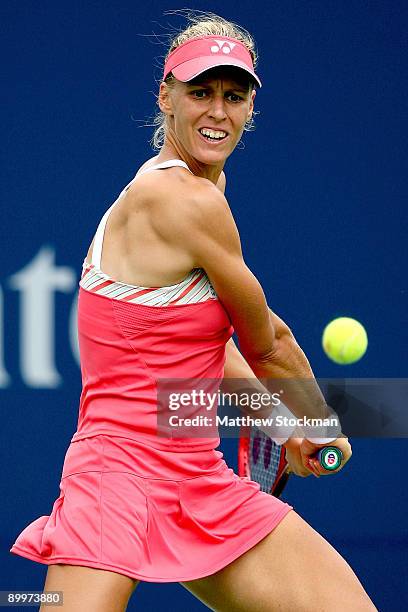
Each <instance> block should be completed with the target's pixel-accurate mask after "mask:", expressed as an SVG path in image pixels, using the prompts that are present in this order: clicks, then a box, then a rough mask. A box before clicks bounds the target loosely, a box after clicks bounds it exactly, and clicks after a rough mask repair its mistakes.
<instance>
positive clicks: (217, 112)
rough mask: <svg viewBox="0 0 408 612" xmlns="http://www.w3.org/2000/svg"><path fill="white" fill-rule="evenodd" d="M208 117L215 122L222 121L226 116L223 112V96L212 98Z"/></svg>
mask: <svg viewBox="0 0 408 612" xmlns="http://www.w3.org/2000/svg"><path fill="white" fill-rule="evenodd" d="M208 116H209V117H211V118H212V119H215V120H216V121H222V120H223V119H225V117H226V116H227V114H226V111H225V100H224V96H223V95H221V96H213V97H212V100H211V104H210V107H209V109H208Z"/></svg>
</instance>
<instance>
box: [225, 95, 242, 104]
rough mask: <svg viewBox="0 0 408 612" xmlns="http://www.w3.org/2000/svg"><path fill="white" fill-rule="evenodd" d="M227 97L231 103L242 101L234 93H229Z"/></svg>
mask: <svg viewBox="0 0 408 612" xmlns="http://www.w3.org/2000/svg"><path fill="white" fill-rule="evenodd" d="M227 97H228V98H232V100H231V102H240V101H241V100H243V98H242V97H241V96H239V95H238V94H235V93H229V94H227Z"/></svg>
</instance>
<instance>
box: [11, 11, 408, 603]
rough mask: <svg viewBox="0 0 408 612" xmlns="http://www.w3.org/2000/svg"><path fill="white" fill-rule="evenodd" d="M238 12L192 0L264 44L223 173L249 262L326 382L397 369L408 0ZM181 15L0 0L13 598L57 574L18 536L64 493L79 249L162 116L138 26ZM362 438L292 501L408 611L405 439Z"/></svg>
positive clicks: (402, 288)
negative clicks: (340, 351) (335, 358)
mask: <svg viewBox="0 0 408 612" xmlns="http://www.w3.org/2000/svg"><path fill="white" fill-rule="evenodd" d="M84 4H85V6H84ZM236 7H237V4H236V3H233V2H229V1H228V0H226V1H225V2H223V3H222V4H221V5H219V4H216V3H213V2H209V3H202V2H196V3H195V4H194V5H193V6H192V8H196V9H201V10H213V11H215V12H218V13H220V14H222V15H223V16H224V17H226V18H229V19H232V20H236V21H237V22H238V23H240V24H242V25H244V26H245V27H247V28H248V29H249V30H250V31H251V32H253V34H254V35H255V37H256V40H257V43H258V49H259V53H260V64H259V74H260V76H261V78H262V79H263V83H264V87H263V89H262V90H261V91H259V93H258V96H257V98H256V105H257V110H258V111H260V114H259V115H258V116H257V118H256V123H257V126H258V127H257V130H256V131H255V132H254V133H249V134H245V135H244V138H243V140H244V143H245V148H244V149H239V150H236V151H235V152H234V154H233V155H232V157H231V158H230V159H229V160H228V161H227V164H226V167H225V170H226V174H227V192H226V195H227V197H228V199H229V201H230V205H231V208H232V210H233V214H234V216H235V218H236V221H237V224H238V226H239V229H240V233H241V238H242V243H243V248H244V253H245V256H246V260H247V262H248V264H249V266H250V267H251V268H252V270H253V271H254V272H255V274H256V275H257V276H258V278H259V279H260V281H261V282H262V284H263V287H264V289H265V292H266V295H267V298H268V301H269V304H270V306H271V307H272V308H273V309H274V310H275V311H276V312H277V313H278V314H279V315H280V316H281V317H282V318H283V319H284V320H286V321H287V322H288V324H289V325H290V326H291V328H292V329H293V331H294V333H295V336H296V337H297V339H298V342H299V343H300V345H301V346H302V347H303V349H304V350H305V352H306V354H307V356H308V358H309V360H310V362H311V364H312V367H313V369H314V372H315V374H316V375H317V376H321V377H343V376H347V377H350V378H354V377H355V378H357V377H406V375H407V341H408V331H407V329H408V326H407V296H408V293H407V290H408V289H407V276H406V270H407V247H406V233H407V207H406V202H407V179H406V177H407V130H406V128H407V110H406V99H407V98H406V96H407V74H408V73H407V52H406V29H407V13H408V10H407V4H406V3H404V2H398V1H394V2H389V1H388V0H386V1H375V0H372V1H366V0H364V1H363V0H348V1H347V2H343V1H340V0H337V1H330V2H327V1H323V0H314V1H283V0H277V1H274V2H267V1H266V0H262V1H261V2H257V3H253V2H246V1H243V2H240V3H239V10H237V9H236ZM173 8H177V6H175V5H174V4H173V3H168V2H164V1H158V2H156V3H155V4H154V6H153V5H152V4H151V3H143V5H142V6H140V5H138V4H137V3H134V2H128V1H122V2H114V1H102V2H101V1H99V2H95V1H93V2H91V1H88V2H85V3H80V2H78V1H75V0H74V1H71V2H66V1H65V0H59V1H58V2H50V1H49V0H44V1H43V2H41V3H37V2H27V1H22V2H19V3H15V2H10V1H7V0H4V1H3V2H2V4H1V9H0V24H1V25H0V27H1V30H2V37H1V38H2V44H3V45H4V49H3V50H2V59H3V68H2V71H3V77H5V79H4V80H5V87H4V90H3V92H2V102H3V104H2V116H1V119H2V145H3V147H2V151H3V152H2V159H1V170H2V172H3V179H2V181H1V183H0V188H1V202H2V207H1V215H2V217H1V244H2V248H1V252H0V253H1V258H2V262H1V263H2V266H1V282H0V402H1V414H2V441H1V450H0V452H1V461H2V472H1V480H2V483H1V484H2V489H1V490H2V491H3V495H2V502H3V503H2V508H1V522H0V541H1V558H0V566H1V568H2V575H1V583H0V589H3V590H4V589H37V590H40V589H42V587H43V584H44V577H45V573H46V566H44V565H39V564H36V563H33V562H32V561H28V560H25V559H23V558H21V557H16V556H13V555H11V554H10V553H8V549H9V548H10V546H11V544H12V542H13V541H14V539H15V537H16V536H17V535H18V533H19V532H20V531H21V530H22V529H23V527H25V525H27V524H28V523H29V522H31V521H32V520H34V519H35V518H37V517H38V516H40V515H42V514H49V512H50V511H51V508H52V504H53V501H54V499H56V497H57V496H58V494H59V491H58V483H59V479H60V474H61V468H62V463H63V458H64V454H65V450H66V447H67V445H68V443H69V440H70V438H71V436H72V434H73V432H74V431H75V429H76V422H77V410H78V400H79V394H80V389H81V387H80V371H79V367H78V355H77V349H76V336H75V308H76V295H77V283H78V280H79V275H80V268H81V263H82V260H83V258H84V256H85V254H86V251H87V248H88V245H89V243H90V241H91V239H92V235H93V233H94V231H95V229H96V225H97V222H98V221H99V219H100V217H101V216H102V214H103V212H104V211H105V210H106V209H107V208H108V206H109V205H110V204H111V202H112V201H113V200H114V199H115V197H116V196H117V194H118V193H119V192H120V191H121V189H122V188H123V186H124V185H125V184H127V182H128V181H129V180H130V179H131V178H132V177H133V175H134V174H135V172H136V170H137V168H138V167H139V166H140V165H141V163H142V162H143V161H144V160H145V159H147V158H148V157H150V156H151V155H152V154H153V153H152V151H151V150H150V148H149V144H148V139H149V137H150V133H151V132H150V128H146V127H142V128H140V126H141V124H142V123H143V122H144V121H146V120H147V119H148V117H149V116H150V115H151V114H152V113H153V112H154V110H155V97H154V93H155V92H156V91H157V85H156V83H155V78H156V79H158V78H159V77H160V72H161V71H160V66H161V58H162V56H163V55H164V54H165V52H166V48H165V47H164V46H161V45H160V44H158V40H157V39H156V38H155V37H151V38H150V37H146V36H145V35H149V34H152V32H156V33H157V34H162V33H163V32H165V30H163V26H166V24H171V25H172V26H176V27H178V26H179V24H181V23H183V22H182V21H181V20H180V19H179V18H177V17H174V16H173V17H172V16H163V11H164V10H168V9H173ZM154 22H156V23H154ZM157 22H158V23H157ZM159 24H161V25H159ZM153 43H154V44H153ZM139 128H140V129H139ZM340 315H345V316H352V317H355V318H357V319H359V320H360V321H361V322H362V323H363V324H364V325H365V327H366V329H367V332H368V336H369V348H368V351H367V354H366V356H365V357H364V358H363V360H362V361H360V362H359V363H357V364H355V365H351V366H347V367H344V366H343V367H341V366H337V365H335V364H333V363H331V362H330V361H329V360H328V359H327V358H326V357H325V356H324V354H323V352H322V349H321V346H320V338H321V333H322V330H323V327H324V326H325V324H326V323H327V322H328V321H330V320H331V319H333V318H334V317H336V316H340ZM353 448H354V455H353V460H352V462H350V464H349V465H348V466H347V469H345V470H344V471H343V472H342V473H341V474H338V475H336V476H335V477H332V478H325V479H320V480H315V479H311V478H308V479H305V480H301V479H295V478H293V480H292V481H291V482H290V484H289V485H288V488H287V490H286V492H285V497H286V499H287V500H288V501H290V502H291V503H292V504H294V505H295V507H296V509H297V510H298V512H299V513H300V514H302V515H303V516H304V517H305V518H306V519H307V520H308V521H310V523H311V524H312V525H313V526H314V527H315V528H316V529H317V530H318V531H320V532H321V533H322V534H323V535H324V536H325V537H327V538H328V539H329V541H330V542H331V543H333V544H334V545H335V546H336V547H337V548H338V549H339V550H340V552H341V553H342V554H343V555H344V556H345V557H346V559H347V560H348V561H349V562H350V563H351V565H352V566H353V568H354V569H355V570H356V572H357V573H358V575H359V576H360V578H361V580H362V582H363V583H364V585H365V587H366V589H367V590H368V592H369V593H370V595H371V596H372V597H373V598H374V600H375V602H376V604H377V606H378V608H379V609H381V610H395V609H401V608H404V607H407V605H408V595H407V590H406V584H407V582H406V581H407V578H408V575H407V543H408V532H407V522H406V516H407V506H408V504H407V501H408V500H407V493H406V486H405V482H406V477H405V464H406V451H407V443H406V441H405V440H387V441H380V440H354V441H353ZM221 450H223V451H224V452H225V457H226V459H227V461H228V462H229V463H230V465H231V466H232V467H235V466H236V460H235V454H236V442H235V441H234V440H224V441H223V443H222V448H221ZM404 481H405V482H404ZM323 579H324V577H323ZM404 604H405V605H404ZM138 607H139V609H140V608H142V609H143V610H146V611H148V610H149V611H150V610H151V611H158V610H166V611H173V610H174V611H176V610H177V611H178V610H184V609H185V610H187V609H189V610H200V609H201V610H203V609H204V606H203V605H202V604H201V603H200V602H198V601H196V600H194V598H193V596H192V595H190V594H189V593H187V592H186V591H184V589H183V588H182V587H181V586H179V585H178V584H164V585H163V584H161V585H156V584H148V583H142V584H140V586H139V587H138V589H137V590H136V592H135V596H134V600H133V601H132V602H131V604H130V605H129V610H133V609H137V608H138Z"/></svg>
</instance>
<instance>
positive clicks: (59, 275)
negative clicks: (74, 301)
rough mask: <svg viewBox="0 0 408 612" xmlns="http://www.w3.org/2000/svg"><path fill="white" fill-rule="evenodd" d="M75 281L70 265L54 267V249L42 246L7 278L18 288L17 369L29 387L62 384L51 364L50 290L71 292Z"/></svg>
mask: <svg viewBox="0 0 408 612" xmlns="http://www.w3.org/2000/svg"><path fill="white" fill-rule="evenodd" d="M75 284H76V276H75V273H74V271H73V270H72V269H71V268H68V267H65V266H59V267H56V266H55V251H54V249H52V248H50V247H42V248H41V250H40V251H39V253H38V255H37V256H36V257H35V258H34V259H33V260H32V261H31V262H30V263H29V264H28V265H27V266H25V267H24V268H23V269H22V270H20V271H19V272H17V273H16V274H14V275H13V276H11V277H10V280H9V285H10V287H11V288H12V289H15V290H16V291H20V326H19V327H20V368H21V376H22V378H23V380H24V382H25V383H26V384H27V385H28V386H30V387H34V388H38V387H41V388H48V389H53V388H55V387H58V386H59V385H60V384H61V383H62V377H61V376H60V374H59V373H58V372H57V369H56V366H55V338H54V332H55V320H54V319H55V296H54V293H55V292H56V291H62V292H64V293H71V292H72V291H73V289H75ZM0 382H1V380H0Z"/></svg>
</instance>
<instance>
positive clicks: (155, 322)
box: [11, 15, 375, 612]
mask: <svg viewBox="0 0 408 612" xmlns="http://www.w3.org/2000/svg"><path fill="white" fill-rule="evenodd" d="M190 19H191V21H192V23H191V24H190V26H189V27H187V28H186V29H185V30H184V31H183V32H181V33H180V35H179V36H177V37H176V38H175V39H174V41H173V44H172V46H171V49H170V52H169V54H168V55H167V58H166V62H165V67H164V74H163V80H162V83H161V85H160V93H159V99H158V104H159V107H160V111H161V114H160V115H159V120H158V127H157V130H156V132H155V144H156V145H157V146H159V147H160V152H159V154H158V156H157V157H155V158H153V159H151V160H148V161H147V162H146V163H145V164H144V165H143V166H142V168H141V169H140V170H139V171H138V173H137V174H136V176H135V177H134V179H133V180H132V181H131V182H130V183H129V185H128V186H127V187H126V188H125V189H123V191H122V192H121V193H120V195H119V197H118V198H117V200H116V201H115V202H114V203H113V204H112V206H111V207H110V208H109V209H108V210H107V211H106V213H105V214H104V216H103V217H102V219H101V222H100V223H99V226H98V228H97V231H96V234H95V236H94V239H93V241H92V243H91V246H90V248H89V251H88V254H87V257H86V259H85V261H84V266H83V273H82V277H81V280H80V289H79V300H78V335H79V344H80V354H81V373H82V382H83V389H82V393H81V398H80V407H79V417H78V427H77V430H76V432H75V433H74V435H73V437H72V440H71V443H70V445H69V447H68V450H67V453H66V456H65V461H64V466H63V470H62V477H61V482H60V496H59V497H58V499H57V500H56V501H55V503H54V506H53V508H52V511H51V513H50V515H47V516H41V517H39V518H38V519H36V520H35V521H33V522H32V523H30V524H29V525H28V526H27V527H26V528H25V529H24V530H23V531H22V533H21V534H20V535H19V536H18V538H17V539H16V541H15V543H14V545H13V547H12V548H11V552H13V553H15V554H18V555H21V556H23V557H26V558H28V559H32V560H34V561H37V562H40V563H45V564H47V565H48V566H49V568H48V572H47V578H46V582H45V587H44V590H46V591H54V590H58V591H63V596H64V605H63V607H62V609H64V610H68V611H72V612H74V611H75V612H82V611H84V612H85V611H86V612H93V611H95V612H96V611H97V612H105V611H106V612H108V611H109V612H113V611H122V610H124V609H126V606H127V603H128V600H129V598H130V596H131V594H132V593H133V591H134V589H135V587H136V586H137V584H138V582H139V581H140V580H142V581H149V582H174V581H177V582H180V583H182V584H183V586H184V587H185V588H187V589H188V590H189V591H191V592H192V593H193V594H194V595H195V596H196V597H197V598H199V599H200V600H201V601H203V602H204V603H205V604H206V605H207V606H208V607H209V608H210V609H213V610H219V611H228V612H230V611H236V612H238V611H245V612H249V611H254V612H255V611H259V610H265V611H266V610H278V609H279V610H291V611H292V610H316V609H319V610H324V611H326V610H327V611H328V610H330V612H335V611H337V610H353V612H356V611H360V610H361V611H362V610H373V609H375V608H374V607H373V605H372V603H371V602H370V600H369V598H368V596H367V595H366V593H365V592H364V590H363V588H362V586H361V584H360V583H359V581H358V579H357V578H356V576H355V575H354V573H353V572H352V570H351V569H350V567H349V566H348V565H347V563H346V562H345V561H344V560H343V559H342V558H341V556H340V555H339V554H338V553H337V552H336V551H335V550H334V549H333V548H332V547H331V546H330V545H329V544H328V543H327V542H326V541H325V540H324V539H323V538H322V537H321V536H320V535H319V534H318V533H317V532H316V531H314V530H313V529H312V528H311V527H310V526H309V525H308V524H307V523H306V522H305V521H303V520H302V519H301V518H300V516H299V515H298V514H297V513H296V512H295V511H294V510H293V509H292V508H291V506H289V505H288V504H286V503H284V502H282V501H280V500H278V499H276V498H274V497H272V496H270V495H267V494H265V493H263V492H262V491H260V489H259V485H257V484H256V483H254V482H252V481H250V480H248V479H242V478H239V477H238V476H237V475H236V474H234V472H233V471H232V470H231V469H230V468H228V466H227V465H226V463H225V461H224V460H223V458H222V457H223V455H222V453H221V452H220V451H217V450H216V447H217V446H218V444H219V437H218V432H214V431H210V432H209V433H208V435H201V434H198V433H197V435H191V436H177V433H174V432H173V434H171V435H168V436H161V435H159V429H160V428H159V426H158V389H159V385H160V381H161V380H164V379H175V378H183V379H188V380H193V379H198V380H207V379H211V380H213V381H214V380H215V381H221V379H222V378H223V376H225V377H230V378H231V377H236V378H244V377H246V378H251V377H270V378H272V377H275V378H279V377H281V378H309V379H310V380H311V386H310V387H308V391H307V393H306V392H305V391H299V390H298V391H297V392H296V393H293V397H288V398H287V400H288V406H289V407H290V408H291V409H292V411H293V412H295V414H296V413H297V414H299V415H300V413H301V412H304V413H305V414H306V415H313V414H314V410H315V408H316V406H318V405H320V404H321V403H322V401H323V402H324V399H323V398H322V395H321V393H320V390H319V388H318V386H317V384H316V383H315V381H314V377H313V373H312V371H311V369H310V365H309V363H308V361H307V359H306V357H305V356H304V354H303V352H302V350H301V349H300V347H299V346H298V345H297V343H296V341H295V338H294V337H293V334H292V333H291V330H290V329H289V328H288V326H287V325H286V324H285V323H284V322H283V321H282V320H281V319H280V318H279V317H278V316H277V315H275V314H274V313H273V312H272V311H271V310H270V309H269V308H268V305H267V303H266V301H265V295H264V293H263V290H262V288H261V286H260V284H259V282H258V281H257V279H256V278H255V276H254V275H253V274H252V272H251V271H250V270H249V269H248V267H247V266H246V264H245V262H244V259H243V257H242V253H241V247H240V241H239V235H238V231H237V228H236V226H235V223H234V219H233V217H232V214H231V211H230V209H229V206H228V202H227V200H226V198H225V196H224V188H225V175H224V172H223V167H224V164H225V162H226V159H227V158H228V156H229V155H230V154H231V153H232V152H233V150H234V149H235V147H236V145H237V143H238V142H239V140H240V137H241V135H242V132H243V130H244V129H245V128H246V127H247V126H248V125H249V124H250V122H251V118H252V114H253V109H254V99H255V95H256V91H257V89H258V88H259V87H260V86H261V82H260V79H259V77H258V75H257V74H256V73H255V64H256V61H255V60H256V55H255V50H254V43H253V40H252V38H251V36H250V35H249V33H248V32H246V30H244V29H243V28H240V27H238V26H236V25H235V24H232V23H230V22H227V21H225V20H224V19H222V18H220V17H218V16H215V15H208V16H205V15H200V16H199V17H195V16H194V15H193V16H192V17H190ZM160 139H162V140H160ZM251 180H252V179H251ZM255 193H256V190H255V189H254V194H255ZM251 205H254V203H253V202H251ZM105 230H106V231H105ZM234 330H235V332H236V333H237V336H238V338H239V344H240V351H239V350H238V349H237V347H236V346H235V344H234V342H233V340H232V338H231V336H232V334H233V332H234ZM201 433H202V432H201ZM317 442H319V443H317ZM323 442H324V440H316V439H313V438H312V439H310V440H308V439H306V438H305V439H303V440H299V439H289V440H287V441H286V442H285V446H286V448H287V457H288V461H289V464H290V466H291V468H292V470H293V471H294V472H295V473H297V474H299V475H301V476H307V475H309V474H312V473H315V474H316V475H319V474H320V473H322V469H321V468H319V466H318V465H317V463H316V462H315V461H314V460H313V455H314V453H315V452H316V451H317V449H319V448H320V447H321V446H322V444H323ZM332 444H334V445H336V446H338V447H339V448H340V449H341V450H342V452H343V456H344V461H343V465H344V463H346V461H347V460H348V459H349V458H350V456H351V449H350V445H349V443H348V441H347V439H345V438H344V437H340V438H338V439H336V440H334V441H333V442H332ZM41 609H45V608H41Z"/></svg>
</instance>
